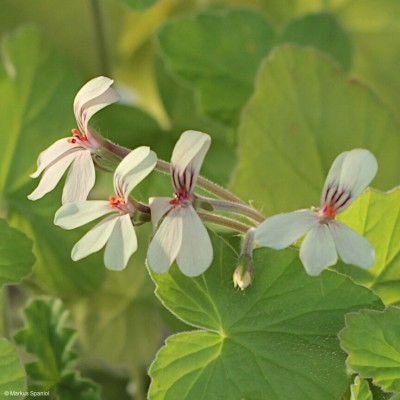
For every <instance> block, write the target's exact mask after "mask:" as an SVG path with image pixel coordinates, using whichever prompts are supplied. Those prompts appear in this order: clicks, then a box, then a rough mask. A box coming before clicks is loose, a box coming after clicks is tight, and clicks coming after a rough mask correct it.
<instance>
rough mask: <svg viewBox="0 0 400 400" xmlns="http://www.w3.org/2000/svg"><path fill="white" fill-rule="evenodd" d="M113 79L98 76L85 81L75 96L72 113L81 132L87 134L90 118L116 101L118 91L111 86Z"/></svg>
mask: <svg viewBox="0 0 400 400" xmlns="http://www.w3.org/2000/svg"><path fill="white" fill-rule="evenodd" d="M113 82H114V81H113V80H112V79H109V78H106V77H105V76H99V77H97V78H94V79H92V80H91V81H89V82H87V83H86V84H85V85H84V86H82V88H81V89H80V90H79V92H78V93H77V95H76V96H75V101H74V113H75V118H76V121H77V122H78V126H79V129H80V131H81V132H84V133H86V134H88V129H87V125H88V123H89V120H90V118H91V117H92V116H93V115H94V114H95V113H96V112H97V111H99V110H101V109H102V108H104V107H106V106H108V105H109V104H112V103H115V102H116V101H118V99H119V96H118V93H117V92H116V91H115V90H114V89H113V88H112V87H111V85H112V84H113Z"/></svg>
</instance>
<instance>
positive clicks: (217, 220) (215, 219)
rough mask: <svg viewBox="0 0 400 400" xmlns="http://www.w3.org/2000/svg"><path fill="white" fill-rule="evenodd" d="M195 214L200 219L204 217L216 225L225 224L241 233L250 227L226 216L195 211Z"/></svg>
mask: <svg viewBox="0 0 400 400" xmlns="http://www.w3.org/2000/svg"><path fill="white" fill-rule="evenodd" d="M197 214H198V216H199V217H200V218H201V219H204V220H205V221H209V222H212V223H213V224H217V225H222V226H226V227H228V228H231V229H234V230H235V231H239V232H242V233H247V231H248V230H249V229H250V228H251V226H249V225H246V224H244V223H242V222H239V221H236V220H234V219H231V218H227V217H221V216H220V215H215V214H207V213H201V212H197Z"/></svg>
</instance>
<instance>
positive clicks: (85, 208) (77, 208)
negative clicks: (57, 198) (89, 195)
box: [54, 200, 115, 229]
mask: <svg viewBox="0 0 400 400" xmlns="http://www.w3.org/2000/svg"><path fill="white" fill-rule="evenodd" d="M114 211H115V210H114V209H113V208H112V207H111V206H110V204H109V203H108V201H104V200H96V201H83V202H81V203H67V204H65V205H63V206H62V207H60V208H59V209H58V210H57V212H56V215H55V216H54V223H55V224H56V225H58V226H61V228H63V229H75V228H77V227H78V226H82V225H85V224H87V223H88V222H91V221H94V220H95V219H97V218H100V217H102V216H103V215H106V214H109V213H111V212H114Z"/></svg>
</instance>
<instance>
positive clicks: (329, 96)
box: [233, 46, 400, 215]
mask: <svg viewBox="0 0 400 400" xmlns="http://www.w3.org/2000/svg"><path fill="white" fill-rule="evenodd" d="M239 129H240V138H241V147H240V152H239V166H238V168H237V171H236V176H235V179H234V184H233V189H234V191H235V192H236V193H237V194H238V195H239V196H242V197H243V198H245V199H253V200H255V202H256V204H257V205H260V206H262V209H263V211H264V212H265V213H266V215H270V214H271V213H277V212H284V211H292V210H296V209H300V208H305V207H310V206H312V205H318V202H319V198H320V195H321V190H322V187H323V184H324V181H325V178H326V175H327V173H328V170H329V168H330V166H331V164H332V162H333V160H334V159H335V158H336V157H337V156H338V155H339V154H340V153H341V152H343V151H345V150H348V149H351V148H357V147H361V148H367V149H369V150H371V151H372V152H373V153H374V154H375V156H376V158H377V159H378V163H379V172H378V175H377V177H376V178H375V180H374V183H373V184H374V186H378V187H379V188H380V189H384V190H386V189H389V188H391V187H393V186H395V185H396V184H398V180H399V174H398V171H399V168H400V159H399V157H398V149H399V148H400V135H399V129H400V127H399V126H398V125H397V124H396V122H395V120H394V119H393V117H392V115H391V113H390V112H389V111H388V110H387V109H386V108H385V107H384V105H383V104H382V103H380V102H379V100H378V99H377V98H376V97H375V96H374V95H373V94H372V93H371V92H370V91H369V90H368V89H366V88H365V87H363V86H362V85H361V84H359V83H355V82H352V81H349V80H348V79H347V78H346V76H344V75H343V73H342V72H341V71H340V70H339V69H338V68H337V66H336V64H333V63H332V62H331V61H330V60H329V59H327V58H326V57H325V56H323V55H322V54H321V53H320V52H318V51H315V50H311V49H300V48H297V47H294V46H285V47H282V48H278V49H276V50H275V51H274V52H273V54H272V55H271V56H270V57H269V58H268V59H267V60H266V61H265V62H264V64H263V66H262V68H261V70H260V73H259V76H258V80H257V85H256V91H255V93H254V95H253V97H252V98H251V100H250V101H249V102H248V104H247V106H246V108H245V110H244V111H243V113H242V122H241V125H240V128H239Z"/></svg>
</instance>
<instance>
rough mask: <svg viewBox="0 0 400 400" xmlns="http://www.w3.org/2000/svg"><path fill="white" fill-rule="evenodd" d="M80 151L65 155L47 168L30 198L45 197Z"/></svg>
mask: <svg viewBox="0 0 400 400" xmlns="http://www.w3.org/2000/svg"><path fill="white" fill-rule="evenodd" d="M78 153H79V152H78V151H74V152H73V153H69V154H67V155H65V156H64V157H62V158H60V159H59V160H58V161H57V162H55V163H54V164H52V165H51V166H49V167H48V168H46V170H45V171H44V174H43V175H42V178H41V179H40V182H39V185H38V186H37V188H36V189H35V190H34V191H33V192H32V193H31V194H30V195H29V196H28V199H29V200H37V199H40V198H41V197H43V196H44V195H45V194H47V193H49V192H51V191H52V190H53V189H54V188H55V187H56V186H57V183H58V182H59V181H60V179H61V177H62V176H63V175H64V173H65V171H66V170H67V168H68V167H69V165H70V164H71V163H72V161H73V160H74V159H75V158H76V157H77V155H78Z"/></svg>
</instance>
